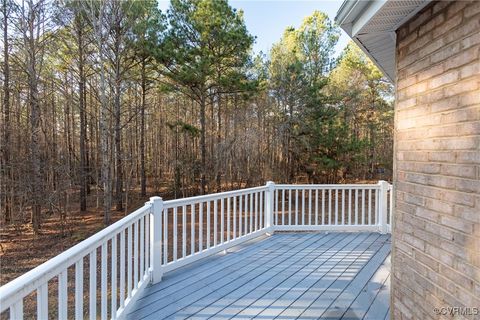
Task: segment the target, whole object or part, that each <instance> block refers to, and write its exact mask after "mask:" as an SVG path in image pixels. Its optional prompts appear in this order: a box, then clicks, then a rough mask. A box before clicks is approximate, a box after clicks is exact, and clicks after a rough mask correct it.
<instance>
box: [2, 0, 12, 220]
mask: <svg viewBox="0 0 480 320" xmlns="http://www.w3.org/2000/svg"><path fill="white" fill-rule="evenodd" d="M7 2H8V0H3V8H2V12H3V53H4V61H3V75H4V76H3V77H4V78H3V115H4V118H3V124H4V128H3V144H2V146H3V148H2V155H3V157H2V158H3V159H2V167H3V170H2V174H3V176H2V178H3V182H2V183H3V184H4V187H3V188H2V190H3V193H2V195H3V197H2V202H3V203H4V208H5V216H4V221H5V224H9V223H10V222H11V221H12V211H11V203H10V198H9V193H10V192H9V191H10V184H11V181H10V178H11V177H10V172H11V168H10V166H11V164H10V64H9V60H8V59H9V52H8V50H9V43H8V5H7Z"/></svg>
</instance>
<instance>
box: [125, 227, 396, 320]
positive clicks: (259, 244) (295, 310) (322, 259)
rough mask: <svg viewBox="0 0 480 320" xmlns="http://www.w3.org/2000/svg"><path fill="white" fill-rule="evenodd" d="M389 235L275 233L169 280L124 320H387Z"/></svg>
mask: <svg viewBox="0 0 480 320" xmlns="http://www.w3.org/2000/svg"><path fill="white" fill-rule="evenodd" d="M389 284H390V235H381V234H378V233H335V232H334V233H276V234H275V235H273V236H272V237H263V238H260V239H256V240H253V241H250V242H248V243H246V244H245V245H242V246H241V247H240V246H239V247H236V248H233V249H229V252H228V253H226V254H218V255H216V256H213V257H211V258H206V259H204V260H201V261H199V262H197V263H194V264H192V265H190V266H187V267H183V268H180V269H178V270H176V271H174V272H171V273H168V274H166V275H165V276H164V278H163V280H162V281H161V282H160V283H158V284H156V285H150V286H148V287H147V288H146V289H145V290H144V292H143V293H142V295H141V297H140V298H139V300H138V301H137V302H136V303H135V305H133V307H132V309H131V311H130V313H129V314H128V315H127V319H165V318H171V319H184V318H190V319H205V318H213V319H221V318H223V319H231V318H234V319H252V318H258V319H272V318H278V319H294V318H300V319H311V318H322V319H388V318H389V292H390V289H389Z"/></svg>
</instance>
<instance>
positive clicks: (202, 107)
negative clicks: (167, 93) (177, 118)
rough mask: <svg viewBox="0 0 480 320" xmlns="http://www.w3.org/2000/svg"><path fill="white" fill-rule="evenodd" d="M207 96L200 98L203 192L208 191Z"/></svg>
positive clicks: (201, 180)
mask: <svg viewBox="0 0 480 320" xmlns="http://www.w3.org/2000/svg"><path fill="white" fill-rule="evenodd" d="M205 100H206V98H205V96H202V97H201V99H200V131H201V132H200V153H201V165H202V169H201V170H202V173H201V178H200V185H201V192H202V194H205V193H206V186H207V180H206V171H207V168H206V165H207V161H206V159H207V146H206V141H205V130H206V128H205V107H206V106H205Z"/></svg>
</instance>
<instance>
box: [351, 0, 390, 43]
mask: <svg viewBox="0 0 480 320" xmlns="http://www.w3.org/2000/svg"><path fill="white" fill-rule="evenodd" d="M387 2H388V0H375V1H371V2H370V5H369V6H368V7H367V8H366V9H365V10H363V11H362V12H361V13H360V14H359V15H358V16H357V17H356V19H355V20H354V22H353V26H352V34H351V36H352V37H355V36H356V35H357V34H358V33H359V32H360V30H362V28H363V26H365V25H366V24H367V23H368V22H369V21H370V20H371V19H372V18H373V17H374V16H375V15H376V14H377V12H378V11H379V10H380V9H381V8H382V7H383V6H384V5H385V4H386V3H387Z"/></svg>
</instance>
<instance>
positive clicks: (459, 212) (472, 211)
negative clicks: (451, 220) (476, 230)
mask: <svg viewBox="0 0 480 320" xmlns="http://www.w3.org/2000/svg"><path fill="white" fill-rule="evenodd" d="M455 216H457V217H459V218H461V219H464V220H468V221H470V222H473V223H480V210H479V208H478V207H475V208H472V207H466V206H460V205H456V206H455Z"/></svg>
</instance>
